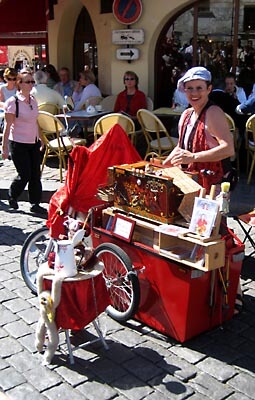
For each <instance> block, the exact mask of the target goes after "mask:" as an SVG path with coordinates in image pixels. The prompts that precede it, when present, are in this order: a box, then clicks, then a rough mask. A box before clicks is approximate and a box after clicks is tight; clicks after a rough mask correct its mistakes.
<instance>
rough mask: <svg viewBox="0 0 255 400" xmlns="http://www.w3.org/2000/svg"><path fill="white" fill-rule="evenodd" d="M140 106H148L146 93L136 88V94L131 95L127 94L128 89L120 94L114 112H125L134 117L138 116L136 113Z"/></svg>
mask: <svg viewBox="0 0 255 400" xmlns="http://www.w3.org/2000/svg"><path fill="white" fill-rule="evenodd" d="M140 108H147V101H146V97H145V94H144V93H143V92H142V91H141V90H138V89H137V90H136V92H135V94H134V95H131V96H130V97H129V96H128V95H127V91H126V90H123V91H122V92H120V93H119V94H118V97H117V100H116V102H115V106H114V112H121V111H123V112H125V113H127V114H129V115H131V116H132V117H135V116H136V113H137V111H138V110H140Z"/></svg>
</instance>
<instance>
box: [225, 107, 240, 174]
mask: <svg viewBox="0 0 255 400" xmlns="http://www.w3.org/2000/svg"><path fill="white" fill-rule="evenodd" d="M225 116H226V118H227V122H228V126H229V130H230V132H231V133H232V135H233V139H234V147H235V157H234V159H236V168H237V171H238V172H239V171H240V163H239V150H240V146H241V142H240V138H239V132H238V129H237V127H236V125H235V121H234V120H233V118H232V117H231V116H230V115H229V114H227V113H225ZM231 161H234V160H231Z"/></svg>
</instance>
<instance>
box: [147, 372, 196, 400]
mask: <svg viewBox="0 0 255 400" xmlns="http://www.w3.org/2000/svg"><path fill="white" fill-rule="evenodd" d="M149 383H150V385H151V386H153V389H156V390H158V391H159V392H160V393H162V394H163V395H165V396H168V397H169V399H172V400H174V399H176V400H183V399H186V398H188V397H190V396H191V395H192V394H193V393H194V391H193V389H191V388H190V387H189V386H188V385H185V384H184V383H182V382H181V381H180V380H179V379H177V378H175V377H173V376H171V375H169V374H167V375H162V376H161V377H156V378H154V379H152V380H151V381H150V382H149Z"/></svg>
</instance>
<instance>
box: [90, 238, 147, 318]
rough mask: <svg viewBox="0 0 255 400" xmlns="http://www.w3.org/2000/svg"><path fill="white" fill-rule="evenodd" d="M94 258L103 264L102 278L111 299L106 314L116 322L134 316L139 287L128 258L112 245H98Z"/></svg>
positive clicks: (117, 247) (138, 298)
mask: <svg viewBox="0 0 255 400" xmlns="http://www.w3.org/2000/svg"><path fill="white" fill-rule="evenodd" d="M95 254H96V256H97V257H98V258H99V259H100V260H101V261H102V262H103V263H104V270H103V276H104V279H105V282H106V286H107V289H108V291H109V294H110V298H111V305H110V306H108V307H107V309H106V312H107V313H108V314H109V315H110V316H111V317H112V318H113V319H115V320H116V321H120V322H121V321H126V320H128V319H129V318H131V317H132V315H134V314H135V312H136V310H137V308H138V306H139V302H140V285H139V281H138V277H137V274H136V272H135V271H134V270H133V268H132V262H131V260H130V258H129V256H128V255H127V254H126V253H125V252H124V251H123V250H122V249H121V248H120V247H119V246H116V245H115V244H112V243H103V244H100V245H99V246H98V247H97V248H96V249H95Z"/></svg>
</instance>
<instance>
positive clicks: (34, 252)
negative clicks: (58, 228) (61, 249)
mask: <svg viewBox="0 0 255 400" xmlns="http://www.w3.org/2000/svg"><path fill="white" fill-rule="evenodd" d="M52 250H53V241H52V239H51V238H50V236H49V229H48V228H47V227H42V228H39V229H37V230H36V231H35V232H32V233H30V235H29V236H28V237H27V238H26V240H25V242H24V244H23V247H22V251H21V255H20V270H21V274H22V277H23V279H24V281H25V284H26V285H27V286H28V288H29V289H30V290H31V291H32V293H34V294H36V292H37V287H36V274H37V271H38V268H39V266H40V265H41V264H42V263H43V262H45V261H47V259H48V255H49V253H50V251H52Z"/></svg>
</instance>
